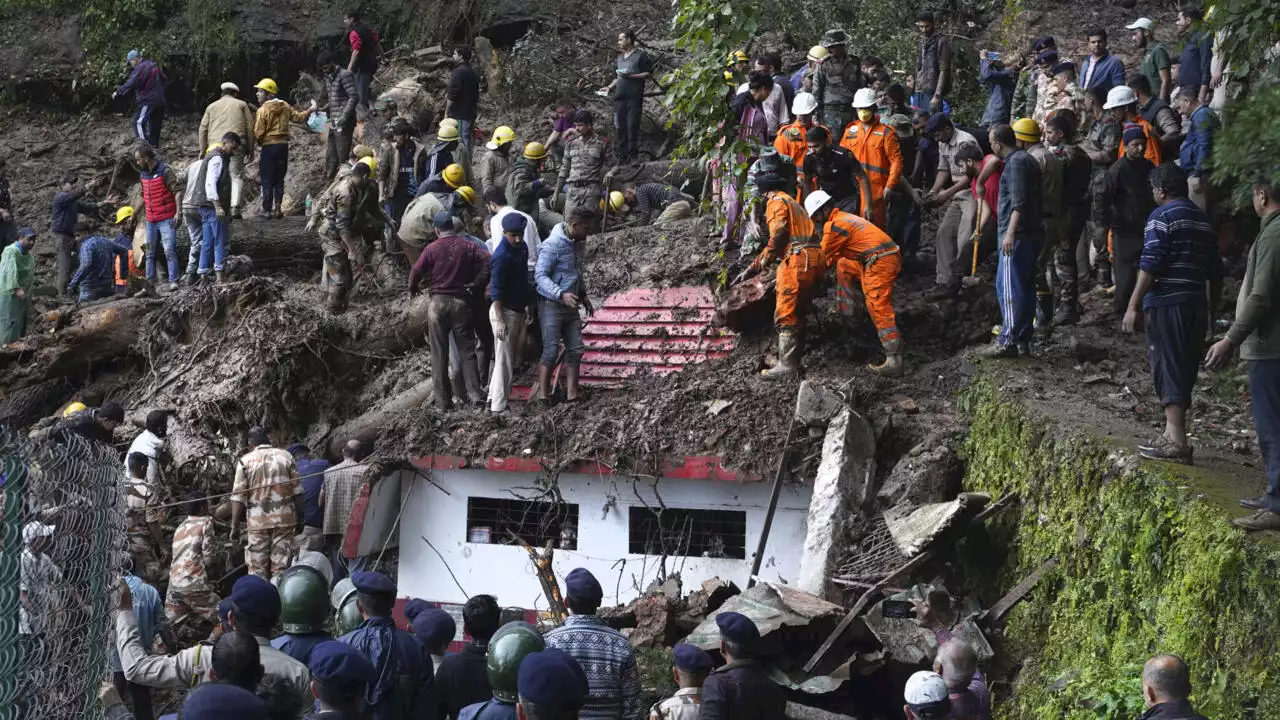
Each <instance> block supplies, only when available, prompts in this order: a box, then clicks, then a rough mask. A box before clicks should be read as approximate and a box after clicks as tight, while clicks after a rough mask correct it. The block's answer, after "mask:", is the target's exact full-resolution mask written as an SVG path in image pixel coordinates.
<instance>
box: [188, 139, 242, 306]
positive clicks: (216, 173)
mask: <svg viewBox="0 0 1280 720" xmlns="http://www.w3.org/2000/svg"><path fill="white" fill-rule="evenodd" d="M240 143H241V137H240V135H238V134H237V133H234V132H228V133H227V134H225V135H223V136H222V139H221V140H220V141H219V142H218V144H217V145H213V146H211V147H210V148H209V150H208V152H206V153H205V158H204V162H203V163H201V164H200V172H199V173H197V175H196V178H195V181H196V183H197V184H198V186H197V188H196V194H195V196H194V197H193V201H194V203H195V205H196V206H197V207H198V208H200V221H201V226H202V239H201V243H200V268H199V269H198V270H197V271H196V272H197V274H198V275H199V276H200V277H201V278H207V277H208V276H209V274H210V272H213V273H214V274H215V279H216V281H217V282H218V283H222V282H224V281H225V280H226V278H225V276H224V275H223V270H224V268H225V263H226V258H227V253H229V252H230V250H231V215H232V212H233V209H234V208H233V205H232V183H233V178H232V175H233V174H234V173H232V172H231V167H230V163H231V158H234V157H235V154H236V152H237V150H238V149H239V147H240Z"/></svg>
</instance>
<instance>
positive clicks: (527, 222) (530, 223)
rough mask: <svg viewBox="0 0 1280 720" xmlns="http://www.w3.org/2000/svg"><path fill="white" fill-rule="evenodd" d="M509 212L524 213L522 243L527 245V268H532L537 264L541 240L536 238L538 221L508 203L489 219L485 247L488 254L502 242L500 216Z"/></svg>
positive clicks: (502, 216)
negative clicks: (487, 249)
mask: <svg viewBox="0 0 1280 720" xmlns="http://www.w3.org/2000/svg"><path fill="white" fill-rule="evenodd" d="M511 213H515V214H517V215H524V244H525V245H528V246H529V269H530V270H532V269H534V268H536V267H537V266H538V245H539V243H541V242H542V241H541V240H540V239H539V238H538V223H537V222H535V221H534V219H533V218H531V217H529V216H528V215H526V214H525V213H522V212H520V211H519V210H517V209H515V208H513V207H511V206H510V205H507V206H505V207H503V208H502V209H501V210H499V211H498V212H497V214H495V215H494V216H493V217H492V218H491V219H490V220H489V239H488V240H487V241H485V247H487V248H489V254H490V255H492V254H493V251H494V250H497V249H498V243H499V242H502V218H504V217H506V216H508V215H510V214H511Z"/></svg>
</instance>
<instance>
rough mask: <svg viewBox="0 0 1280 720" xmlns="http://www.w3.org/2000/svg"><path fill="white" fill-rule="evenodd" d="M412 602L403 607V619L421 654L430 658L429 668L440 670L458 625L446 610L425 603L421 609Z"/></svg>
mask: <svg viewBox="0 0 1280 720" xmlns="http://www.w3.org/2000/svg"><path fill="white" fill-rule="evenodd" d="M414 602H415V601H414V600H410V601H409V602H408V603H406V604H405V606H404V616H405V619H406V620H408V621H409V624H410V626H411V627H412V628H413V636H414V637H415V638H417V639H418V642H419V643H420V644H421V645H422V652H423V654H424V655H426V656H427V657H430V658H431V666H432V667H433V668H436V669H437V671H438V670H439V668H440V664H441V663H442V662H444V658H445V656H446V655H448V653H449V643H451V642H453V639H454V637H456V636H457V634H458V624H457V622H456V621H455V620H454V619H453V616H452V615H450V614H449V613H448V611H446V610H442V609H440V608H438V607H428V606H426V604H425V601H418V602H422V603H423V605H422V606H421V607H414V605H413V603H414Z"/></svg>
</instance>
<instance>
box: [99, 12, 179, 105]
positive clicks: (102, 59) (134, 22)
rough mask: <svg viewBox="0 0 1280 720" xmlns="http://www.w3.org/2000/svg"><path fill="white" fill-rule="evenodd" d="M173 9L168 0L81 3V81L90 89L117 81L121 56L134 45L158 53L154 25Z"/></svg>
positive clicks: (149, 55)
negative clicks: (82, 74) (83, 60)
mask: <svg viewBox="0 0 1280 720" xmlns="http://www.w3.org/2000/svg"><path fill="white" fill-rule="evenodd" d="M172 10H173V7H172V2H171V0H89V1H88V2H85V3H83V4H82V5H80V11H81V18H80V41H81V43H82V44H83V46H84V52H85V57H86V60H85V73H84V81H85V83H86V84H87V85H88V86H89V89H90V90H103V89H108V88H110V87H112V86H114V85H116V84H118V83H119V81H120V79H121V77H120V76H121V72H122V70H123V68H124V56H125V53H127V52H128V51H129V50H131V49H134V48H137V49H139V50H142V51H143V54H144V55H146V56H147V57H152V58H154V57H157V56H158V52H159V50H160V48H159V47H158V46H157V42H156V39H157V38H156V32H155V31H156V29H157V28H159V27H160V26H161V24H162V23H163V20H164V18H165V17H167V15H168V14H169V12H171V11H172Z"/></svg>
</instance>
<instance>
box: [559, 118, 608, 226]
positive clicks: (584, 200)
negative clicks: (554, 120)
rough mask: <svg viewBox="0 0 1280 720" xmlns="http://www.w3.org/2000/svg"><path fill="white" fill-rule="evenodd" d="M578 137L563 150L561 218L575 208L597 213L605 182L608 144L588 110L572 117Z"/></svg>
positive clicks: (560, 183)
mask: <svg viewBox="0 0 1280 720" xmlns="http://www.w3.org/2000/svg"><path fill="white" fill-rule="evenodd" d="M573 122H574V124H575V125H576V126H577V134H576V135H575V136H574V137H573V139H572V140H570V141H569V144H568V145H566V146H565V149H564V163H563V164H562V165H561V166H560V181H559V186H560V188H561V191H562V192H564V193H565V202H564V216H565V217H568V216H569V215H570V213H572V212H573V209H574V208H575V207H585V208H588V209H590V210H591V211H592V212H593V213H594V212H598V208H597V206H598V205H599V203H600V198H601V191H602V189H603V187H604V182H605V165H606V164H607V163H608V162H609V143H608V141H607V140H605V139H604V137H602V136H600V135H598V134H597V133H596V132H595V117H594V116H593V115H592V114H591V111H589V110H579V111H578V112H577V113H575V114H574V116H573Z"/></svg>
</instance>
